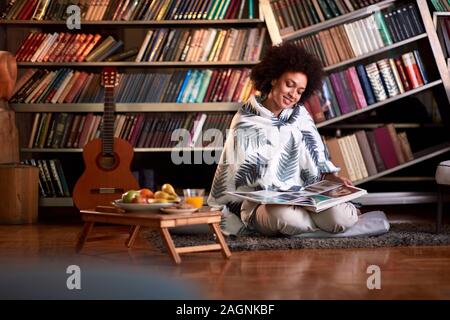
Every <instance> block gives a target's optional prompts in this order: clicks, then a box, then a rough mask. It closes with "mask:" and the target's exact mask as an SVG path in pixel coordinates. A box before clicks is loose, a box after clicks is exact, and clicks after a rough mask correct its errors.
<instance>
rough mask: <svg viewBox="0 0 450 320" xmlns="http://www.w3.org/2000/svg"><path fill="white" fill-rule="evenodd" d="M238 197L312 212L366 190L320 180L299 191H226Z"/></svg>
mask: <svg viewBox="0 0 450 320" xmlns="http://www.w3.org/2000/svg"><path fill="white" fill-rule="evenodd" d="M227 193H228V194H230V195H232V196H235V197H238V198H240V199H244V200H248V201H252V202H257V203H261V204H286V205H294V206H302V207H305V209H307V210H309V211H313V212H320V211H323V210H326V209H328V208H331V207H333V206H335V205H337V204H340V203H343V202H347V201H350V200H353V199H356V198H358V197H360V196H362V195H364V194H367V191H366V190H364V189H360V188H357V187H353V186H352V187H348V186H345V185H343V184H342V183H338V182H334V181H328V180H322V181H320V182H317V183H314V184H311V185H309V186H307V187H305V188H303V189H302V190H300V191H270V190H260V191H252V192H227Z"/></svg>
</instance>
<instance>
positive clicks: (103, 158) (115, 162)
mask: <svg viewBox="0 0 450 320" xmlns="http://www.w3.org/2000/svg"><path fill="white" fill-rule="evenodd" d="M119 163H120V160H119V157H118V156H117V154H115V153H114V154H112V155H103V154H99V155H98V157H97V165H98V166H99V168H101V169H103V170H107V171H109V170H114V169H115V168H117V167H118V166H119Z"/></svg>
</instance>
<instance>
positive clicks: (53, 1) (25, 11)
mask: <svg viewBox="0 0 450 320" xmlns="http://www.w3.org/2000/svg"><path fill="white" fill-rule="evenodd" d="M255 2H256V0H198V1H196V0H142V1H129V0H120V1H117V0H95V1H91V0H79V1H70V0H33V1H29V0H10V1H9V4H8V7H7V10H6V12H5V14H4V15H3V17H2V18H3V19H7V20H62V19H66V18H67V12H66V9H67V7H68V6H70V5H73V4H76V5H78V7H79V8H80V12H81V17H82V20H85V21H100V20H107V21H110V20H113V21H130V20H146V21H148V20H157V21H159V20H198V19H203V20H221V19H247V18H248V19H253V18H255V14H256V12H255V4H254V3H255Z"/></svg>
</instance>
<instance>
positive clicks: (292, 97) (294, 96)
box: [267, 71, 308, 113]
mask: <svg viewBox="0 0 450 320" xmlns="http://www.w3.org/2000/svg"><path fill="white" fill-rule="evenodd" d="M307 83H308V78H307V77H306V75H305V74H304V73H302V72H291V71H288V72H285V73H283V74H282V75H281V76H280V77H279V78H278V79H276V80H273V81H272V91H271V92H270V93H269V95H268V97H267V98H268V100H270V105H271V109H274V110H272V112H274V113H276V112H275V111H279V112H281V111H282V110H283V109H288V108H292V107H293V106H294V104H296V103H297V102H298V101H299V100H300V98H301V96H302V94H303V92H304V91H305V89H306V85H307Z"/></svg>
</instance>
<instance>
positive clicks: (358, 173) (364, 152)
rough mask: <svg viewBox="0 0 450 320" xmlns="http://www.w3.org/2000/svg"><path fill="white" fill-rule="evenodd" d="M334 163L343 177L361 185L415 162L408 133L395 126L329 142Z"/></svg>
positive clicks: (361, 131) (362, 132) (327, 140)
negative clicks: (381, 173)
mask: <svg viewBox="0 0 450 320" xmlns="http://www.w3.org/2000/svg"><path fill="white" fill-rule="evenodd" d="M325 144H326V145H327V149H328V152H329V154H330V157H331V161H333V163H334V164H335V165H337V166H338V167H340V168H341V171H340V175H342V176H345V177H347V178H349V179H350V180H352V181H358V180H361V179H365V178H367V177H370V176H373V175H376V174H377V173H379V172H383V171H385V170H388V169H391V168H393V167H396V166H398V165H400V164H403V163H405V162H408V161H411V160H413V159H414V155H413V153H412V151H411V146H410V144H409V141H408V137H407V135H406V132H399V133H397V131H396V129H395V127H394V125H393V124H392V123H390V124H386V125H384V126H382V127H379V128H376V129H374V130H368V131H364V130H359V131H356V132H355V133H353V134H350V135H346V136H343V137H339V138H336V137H333V138H325Z"/></svg>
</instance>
